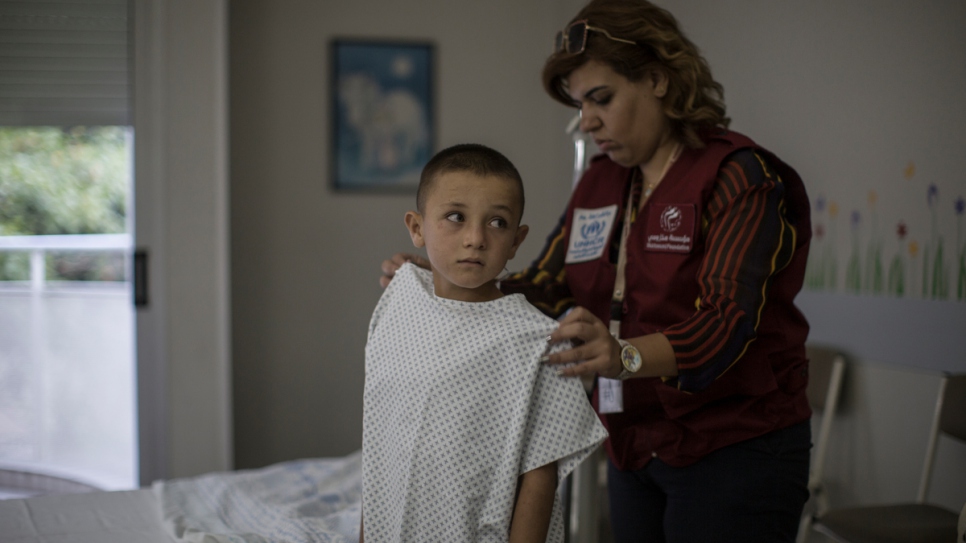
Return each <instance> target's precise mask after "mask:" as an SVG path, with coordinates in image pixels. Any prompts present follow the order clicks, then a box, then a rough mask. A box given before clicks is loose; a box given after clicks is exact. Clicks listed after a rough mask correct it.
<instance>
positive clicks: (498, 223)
mask: <svg viewBox="0 0 966 543" xmlns="http://www.w3.org/2000/svg"><path fill="white" fill-rule="evenodd" d="M490 226H492V227H494V228H506V227H507V222H506V221H505V220H503V219H501V218H500V217H497V218H495V219H493V220H491V221H490Z"/></svg>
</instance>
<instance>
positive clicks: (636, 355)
mask: <svg viewBox="0 0 966 543" xmlns="http://www.w3.org/2000/svg"><path fill="white" fill-rule="evenodd" d="M621 364H623V365H624V369H626V370H627V371H629V372H631V373H634V372H636V371H637V370H639V369H641V353H640V352H638V350H637V348H636V347H634V346H633V345H625V346H624V348H623V349H621Z"/></svg>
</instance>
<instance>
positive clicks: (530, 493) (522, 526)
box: [510, 462, 557, 543]
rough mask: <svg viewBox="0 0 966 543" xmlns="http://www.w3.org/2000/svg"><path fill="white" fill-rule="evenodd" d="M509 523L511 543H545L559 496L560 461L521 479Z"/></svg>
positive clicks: (531, 472) (530, 472)
mask: <svg viewBox="0 0 966 543" xmlns="http://www.w3.org/2000/svg"><path fill="white" fill-rule="evenodd" d="M519 479H520V480H519V483H518V487H517V500H516V503H515V504H514V506H513V518H512V519H511V520H510V543H523V542H533V543H543V542H544V541H546V540H547V532H548V531H549V530H550V514H551V513H552V512H553V500H554V497H555V496H556V494H557V462H551V463H549V464H546V465H544V466H541V467H539V468H537V469H534V470H530V471H528V472H526V473H524V474H523V475H521V476H520V478H519Z"/></svg>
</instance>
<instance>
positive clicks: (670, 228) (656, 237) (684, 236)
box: [644, 204, 696, 253]
mask: <svg viewBox="0 0 966 543" xmlns="http://www.w3.org/2000/svg"><path fill="white" fill-rule="evenodd" d="M650 208H651V210H650V214H649V215H648V217H647V232H646V234H645V242H644V243H645V244H644V248H645V249H646V250H648V251H656V252H662V253H690V252H691V248H692V247H694V227H695V224H696V223H695V219H696V217H695V215H696V213H695V210H694V204H650Z"/></svg>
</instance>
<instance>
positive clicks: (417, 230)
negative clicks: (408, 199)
mask: <svg viewBox="0 0 966 543" xmlns="http://www.w3.org/2000/svg"><path fill="white" fill-rule="evenodd" d="M405 220H406V228H407V229H408V230H409V237H411V238H412V239H413V245H415V246H416V247H423V246H425V245H426V241H425V240H423V216H422V215H420V214H419V213H417V212H415V211H407V212H406V218H405Z"/></svg>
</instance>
